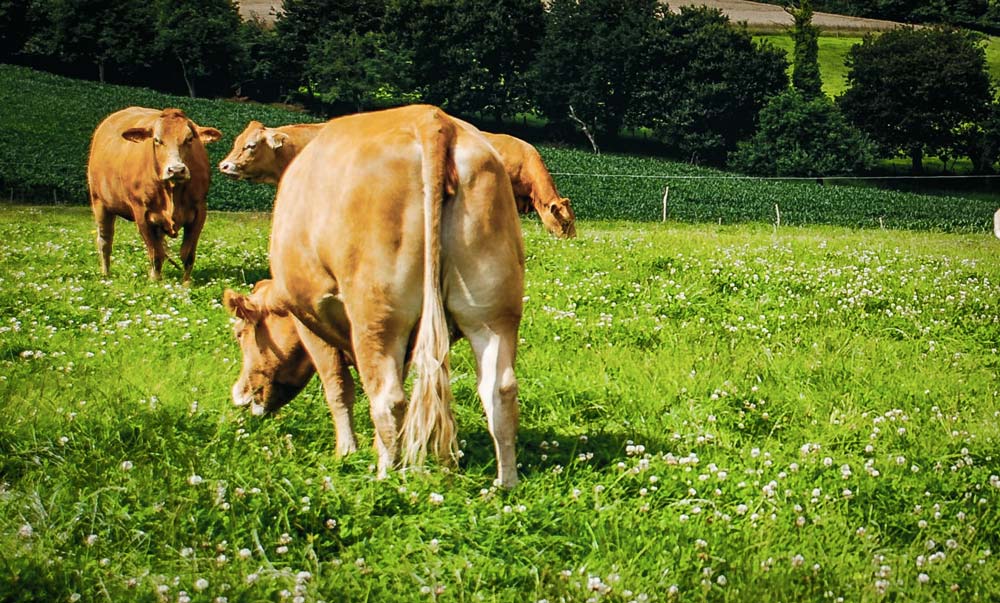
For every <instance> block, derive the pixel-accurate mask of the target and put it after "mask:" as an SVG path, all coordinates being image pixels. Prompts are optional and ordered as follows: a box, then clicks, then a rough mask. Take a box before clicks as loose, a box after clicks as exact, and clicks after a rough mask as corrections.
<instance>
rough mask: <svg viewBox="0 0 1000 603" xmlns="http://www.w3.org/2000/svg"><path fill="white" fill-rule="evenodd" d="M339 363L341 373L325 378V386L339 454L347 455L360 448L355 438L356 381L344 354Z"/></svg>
mask: <svg viewBox="0 0 1000 603" xmlns="http://www.w3.org/2000/svg"><path fill="white" fill-rule="evenodd" d="M338 364H339V369H340V370H339V374H338V375H336V376H335V377H333V378H332V379H330V380H328V381H327V380H325V381H324V383H323V388H324V389H325V390H326V405H327V406H328V407H329V408H330V416H331V417H333V430H334V432H335V433H336V434H337V456H345V455H348V454H351V453H352V452H354V451H356V450H357V449H358V443H357V440H355V439H354V381H353V380H352V379H351V373H350V371H348V370H347V362H346V361H345V360H344V358H343V356H341V357H340V358H339V362H338Z"/></svg>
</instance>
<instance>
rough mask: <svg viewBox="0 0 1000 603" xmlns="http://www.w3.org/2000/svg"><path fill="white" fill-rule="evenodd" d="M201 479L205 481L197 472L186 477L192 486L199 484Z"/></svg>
mask: <svg viewBox="0 0 1000 603" xmlns="http://www.w3.org/2000/svg"><path fill="white" fill-rule="evenodd" d="M203 481H205V480H203V479H202V477H201V476H200V475H198V474H197V473H195V474H193V475H191V476H190V477H188V484H190V485H192V486H197V485H198V484H200V483H201V482H203Z"/></svg>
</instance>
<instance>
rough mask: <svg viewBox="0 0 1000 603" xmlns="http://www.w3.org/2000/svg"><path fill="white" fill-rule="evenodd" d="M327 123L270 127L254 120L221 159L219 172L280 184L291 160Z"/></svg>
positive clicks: (252, 180)
mask: <svg viewBox="0 0 1000 603" xmlns="http://www.w3.org/2000/svg"><path fill="white" fill-rule="evenodd" d="M325 125H326V124H325V123H318V124H291V125H288V126H281V127H278V128H268V127H266V126H265V125H264V124H262V123H260V122H259V121H251V122H250V123H249V124H247V127H246V129H245V130H243V132H242V133H241V134H240V135H239V136H237V137H236V140H235V141H233V150H231V151H229V154H228V155H226V158H225V159H223V160H222V161H221V162H219V171H220V172H222V173H223V174H225V175H227V176H230V177H232V178H240V179H244V180H249V181H250V182H266V183H268V184H277V183H278V180H279V179H280V178H281V175H282V174H283V173H284V172H285V168H287V167H288V164H289V163H291V161H292V159H294V158H295V156H296V155H298V154H299V153H300V152H301V151H302V149H303V148H305V146H306V145H307V144H309V141H311V140H312V139H313V138H315V137H316V135H317V134H319V131H320V130H321V129H322V128H323V126H325Z"/></svg>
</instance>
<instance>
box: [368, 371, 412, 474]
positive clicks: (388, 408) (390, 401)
mask: <svg viewBox="0 0 1000 603" xmlns="http://www.w3.org/2000/svg"><path fill="white" fill-rule="evenodd" d="M370 398H371V417H372V423H373V424H374V425H375V451H376V453H377V454H378V475H377V477H378V479H385V478H386V476H388V475H389V469H390V468H391V467H392V466H393V465H394V464H395V462H396V458H397V457H398V456H399V427H400V425H402V422H403V414H404V412H405V410H406V397H405V395H404V394H403V388H402V386H401V384H400V383H399V381H398V380H397V379H393V380H392V381H391V382H389V383H386V384H385V386H384V387H382V388H381V390H380V391H379V392H378V393H377V394H375V395H374V396H370Z"/></svg>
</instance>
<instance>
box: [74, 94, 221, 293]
mask: <svg viewBox="0 0 1000 603" xmlns="http://www.w3.org/2000/svg"><path fill="white" fill-rule="evenodd" d="M221 137H222V134H221V133H220V132H219V131H218V130H216V129H215V128H205V127H201V126H198V125H197V124H195V123H194V122H193V121H191V120H190V119H188V117H187V116H186V115H184V112H183V111H181V110H180V109H164V110H162V111H161V110H159V109H146V108H143V107H129V108H127V109H122V110H121V111H118V112H116V113H112V114H111V115H109V116H108V117H107V118H105V120H104V121H102V122H101V123H100V125H98V126H97V129H96V130H94V137H93V140H92V141H91V145H90V159H89V161H88V162H87V184H88V185H89V187H90V205H91V208H92V209H93V211H94V221H95V222H97V251H98V253H99V254H100V261H101V273H102V274H103V275H104V276H108V275H109V274H110V271H111V244H112V242H113V241H114V236H115V217H122V218H125V219H126V220H131V221H134V222H135V223H136V226H138V228H139V234H140V235H141V236H142V240H143V241H144V242H145V243H146V252H147V253H148V254H149V260H150V262H151V263H152V267H151V268H150V269H149V278H151V279H153V280H159V279H160V273H161V270H162V268H163V260H164V259H165V258H166V257H167V252H166V249H165V248H164V246H163V235H165V234H166V235H168V236H170V237H176V236H177V233H178V231H179V230H180V229H181V228H183V229H184V238H183V242H182V243H181V254H180V255H181V261H182V262H183V264H184V282H185V283H188V282H190V280H191V268H192V266H194V255H195V247H197V245H198V237H199V235H201V230H202V228H203V227H204V225H205V217H206V215H207V211H208V207H207V205H206V204H205V196H206V195H207V193H208V183H209V178H210V175H209V167H208V155H207V154H206V153H205V146H204V144H205V143H209V142H214V141H216V140H218V139H219V138H221Z"/></svg>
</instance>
